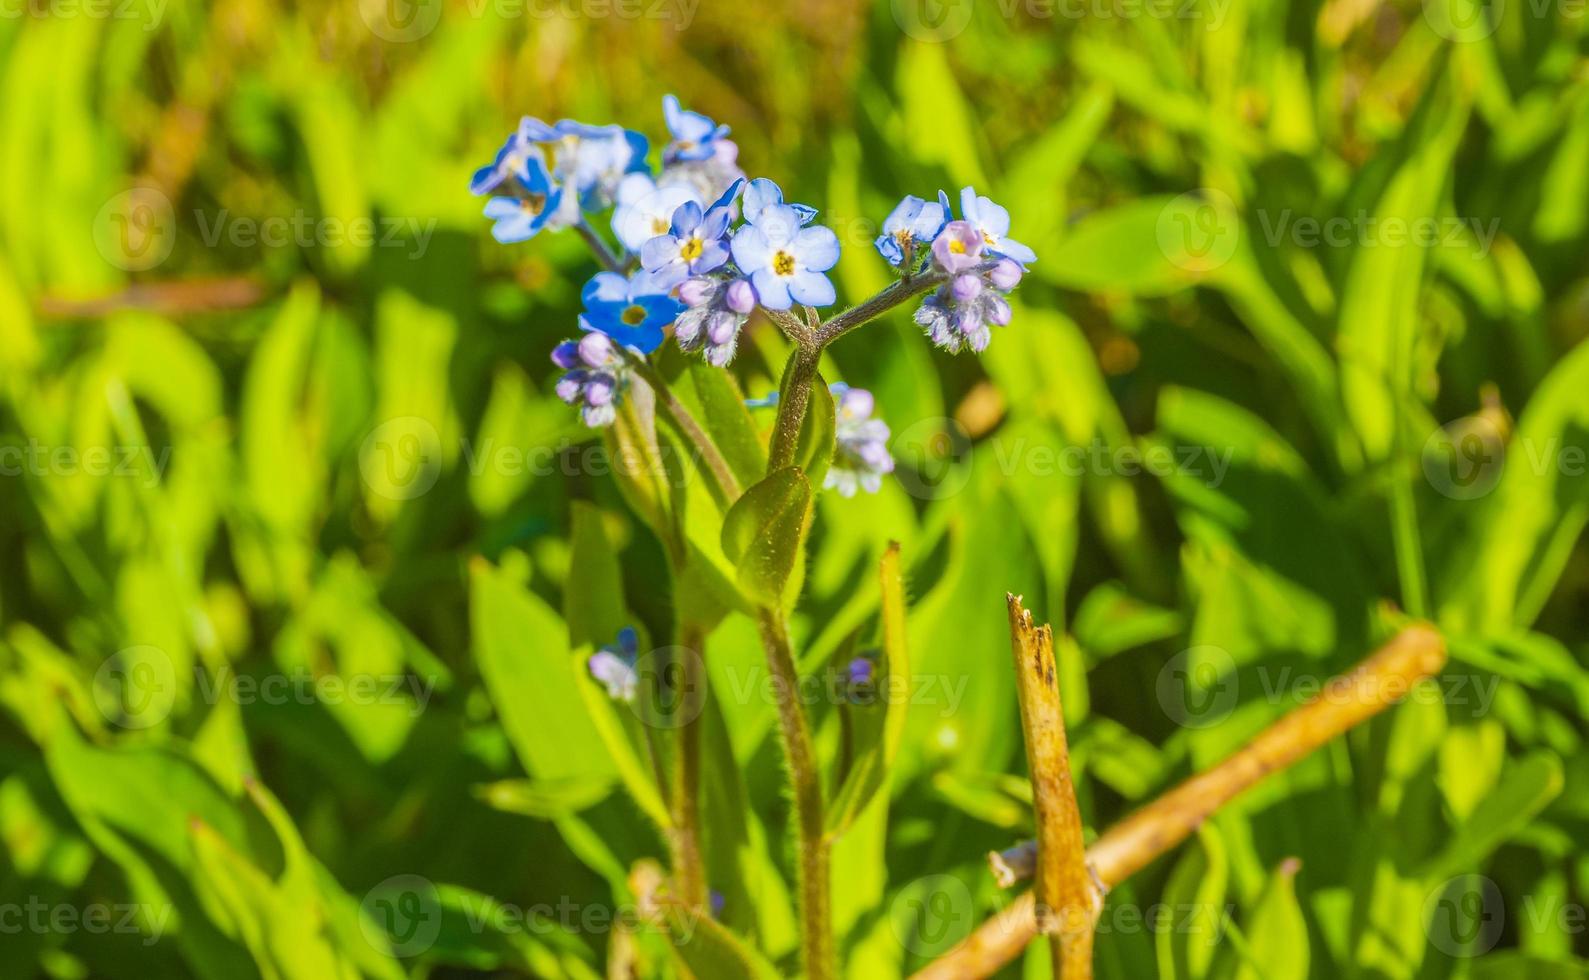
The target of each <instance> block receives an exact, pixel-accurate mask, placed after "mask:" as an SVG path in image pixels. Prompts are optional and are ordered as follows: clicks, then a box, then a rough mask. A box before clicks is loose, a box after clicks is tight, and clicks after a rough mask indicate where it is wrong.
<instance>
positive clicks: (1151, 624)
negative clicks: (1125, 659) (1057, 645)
mask: <svg viewBox="0 0 1589 980" xmlns="http://www.w3.org/2000/svg"><path fill="white" fill-rule="evenodd" d="M1072 628H1073V630H1074V633H1075V636H1076V642H1077V643H1080V644H1081V648H1082V649H1083V650H1085V651H1087V653H1088V654H1089V655H1090V656H1092V657H1096V658H1103V657H1109V656H1113V655H1114V654H1116V653H1120V652H1121V651H1123V650H1130V649H1133V648H1134V647H1140V646H1146V645H1147V644H1149V643H1156V642H1158V641H1160V640H1167V639H1170V638H1171V637H1174V636H1177V635H1179V634H1180V633H1181V631H1182V630H1184V629H1185V628H1186V621H1185V617H1183V616H1182V615H1181V614H1180V613H1179V612H1178V611H1176V610H1174V609H1165V608H1164V607H1162V606H1156V605H1153V604H1152V603H1150V602H1144V601H1142V600H1141V599H1138V598H1137V597H1136V596H1134V595H1132V594H1131V593H1130V592H1128V591H1126V589H1125V588H1124V587H1123V586H1121V584H1120V583H1119V582H1103V583H1100V584H1099V585H1098V586H1096V587H1095V588H1094V589H1093V590H1092V591H1091V592H1088V593H1087V595H1086V596H1085V597H1083V599H1082V600H1081V606H1080V607H1079V608H1078V609H1077V610H1076V622H1075V624H1074V626H1073V627H1072Z"/></svg>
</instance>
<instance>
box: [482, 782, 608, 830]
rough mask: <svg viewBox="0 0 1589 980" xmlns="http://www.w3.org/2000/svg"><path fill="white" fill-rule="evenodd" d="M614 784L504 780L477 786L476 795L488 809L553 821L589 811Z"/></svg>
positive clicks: (603, 797)
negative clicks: (582, 811)
mask: <svg viewBox="0 0 1589 980" xmlns="http://www.w3.org/2000/svg"><path fill="white" fill-rule="evenodd" d="M611 791H612V783H611V782H609V781H608V780H606V779H602V778H600V777H598V776H583V777H581V776H574V777H570V778H568V779H555V780H551V779H502V780H498V781H497V782H494V783H487V784H486V785H484V786H477V787H475V795H476V796H478V797H479V798H480V799H481V800H482V801H483V802H484V803H485V804H486V805H487V806H489V807H491V808H493V809H496V810H501V811H502V812H504V813H517V814H521V815H523V816H526V817H535V818H536V819H539V820H551V819H553V818H556V817H562V816H567V815H569V814H573V813H578V812H579V811H581V810H585V809H589V808H590V807H593V806H595V805H596V804H597V803H600V802H601V801H602V800H604V799H606V798H607V794H608V793H610V792H611Z"/></svg>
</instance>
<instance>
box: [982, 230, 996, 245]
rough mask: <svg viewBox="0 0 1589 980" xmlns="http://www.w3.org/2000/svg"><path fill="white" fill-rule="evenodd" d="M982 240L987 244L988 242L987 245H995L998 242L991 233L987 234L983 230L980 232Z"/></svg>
mask: <svg viewBox="0 0 1589 980" xmlns="http://www.w3.org/2000/svg"><path fill="white" fill-rule="evenodd" d="M982 240H983V241H984V242H986V243H987V244H989V245H997V244H998V241H997V240H996V239H995V238H994V237H993V236H992V235H990V234H988V233H987V232H983V233H982Z"/></svg>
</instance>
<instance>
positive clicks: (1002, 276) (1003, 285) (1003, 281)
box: [988, 259, 1026, 290]
mask: <svg viewBox="0 0 1589 980" xmlns="http://www.w3.org/2000/svg"><path fill="white" fill-rule="evenodd" d="M1024 275H1026V270H1025V269H1022V268H1021V266H1020V264H1019V263H1018V262H1015V261H1014V260H1012V259H1000V260H998V261H997V262H995V263H994V264H993V268H991V269H989V270H988V282H990V283H992V284H993V288H994V289H1006V290H1007V289H1014V288H1015V287H1016V286H1018V285H1020V283H1021V277H1022V276H1024Z"/></svg>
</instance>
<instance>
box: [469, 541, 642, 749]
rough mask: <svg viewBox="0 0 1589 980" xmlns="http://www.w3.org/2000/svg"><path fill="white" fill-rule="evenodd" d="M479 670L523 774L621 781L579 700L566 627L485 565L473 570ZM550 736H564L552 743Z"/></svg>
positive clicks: (473, 626) (472, 604)
mask: <svg viewBox="0 0 1589 980" xmlns="http://www.w3.org/2000/svg"><path fill="white" fill-rule="evenodd" d="M469 626H470V632H471V633H472V635H473V639H474V642H473V647H474V656H475V662H476V663H478V664H479V666H480V675H481V679H482V680H484V681H485V685H486V691H487V692H488V693H489V694H490V695H491V701H492V703H493V704H495V705H496V708H497V717H498V718H499V719H500V720H501V723H502V729H503V731H504V732H506V733H507V736H508V740H509V741H510V742H511V743H512V744H513V748H514V751H515V752H517V754H518V756H519V761H520V762H521V763H523V765H524V768H525V771H527V772H528V773H529V774H530V775H531V776H534V777H536V778H540V779H571V778H575V777H580V776H608V777H616V775H617V772H616V771H615V769H614V766H613V763H612V759H611V758H609V757H608V755H607V753H606V752H605V751H603V749H602V746H601V740H600V738H599V737H598V735H597V732H596V728H595V726H594V725H593V724H592V723H591V720H590V716H589V715H588V714H587V713H586V712H585V710H584V706H583V702H582V699H581V698H580V696H579V690H578V685H577V682H576V675H575V666H576V665H575V663H574V659H573V656H572V655H571V653H570V652H569V647H568V639H567V637H568V633H567V630H566V629H565V628H564V626H563V622H562V620H561V619H559V618H558V616H557V613H555V612H553V611H552V610H551V609H550V608H549V607H548V606H547V605H546V604H545V603H544V602H542V601H541V600H540V599H538V598H536V597H535V596H534V595H532V594H531V593H530V592H528V591H527V590H525V589H524V587H523V586H521V585H519V584H518V583H517V582H514V581H512V580H511V579H509V578H508V576H506V575H504V574H503V573H502V572H501V571H500V570H498V569H496V568H494V567H493V566H492V565H491V564H490V563H488V562H486V561H485V560H484V559H476V560H475V561H474V563H473V565H471V567H470V583H469ZM547 732H558V733H559V735H558V737H557V738H555V739H553V738H547V737H546V733H547Z"/></svg>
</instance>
